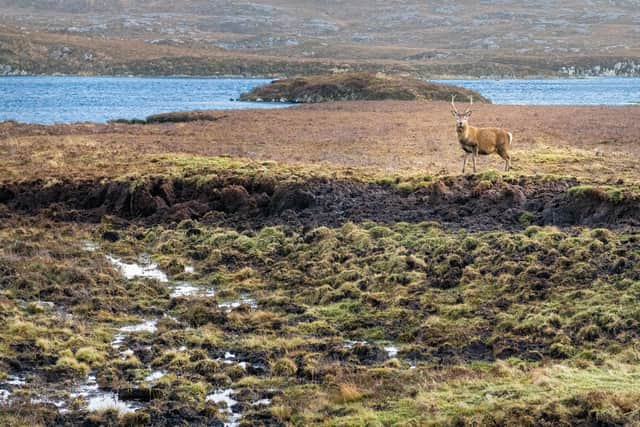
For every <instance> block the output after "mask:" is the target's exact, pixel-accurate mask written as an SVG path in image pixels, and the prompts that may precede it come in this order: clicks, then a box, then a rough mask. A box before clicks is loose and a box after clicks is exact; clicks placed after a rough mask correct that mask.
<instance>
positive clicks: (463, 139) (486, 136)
mask: <svg viewBox="0 0 640 427" xmlns="http://www.w3.org/2000/svg"><path fill="white" fill-rule="evenodd" d="M455 98H456V97H455V95H454V96H452V97H451V107H452V110H451V114H453V117H455V118H456V132H457V134H458V142H460V146H461V147H462V149H463V150H464V152H465V153H464V161H463V163H462V173H464V169H465V167H466V166H467V158H468V157H469V154H471V155H472V156H473V157H472V159H473V172H474V173H475V172H476V157H478V154H484V155H486V154H493V153H498V155H499V156H500V157H502V158H503V159H504V170H505V171H508V170H509V169H510V168H511V156H510V155H509V151H508V149H509V148H510V147H511V141H512V140H513V135H512V134H511V132H508V131H506V130H505V129H500V128H476V127H473V126H471V125H469V117H471V112H472V111H471V107H472V106H473V97H471V98H470V101H471V102H470V104H469V108H467V109H466V110H465V112H464V113H459V112H458V109H457V108H456V104H455V103H454V100H455Z"/></svg>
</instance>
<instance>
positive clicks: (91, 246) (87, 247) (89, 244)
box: [82, 240, 99, 252]
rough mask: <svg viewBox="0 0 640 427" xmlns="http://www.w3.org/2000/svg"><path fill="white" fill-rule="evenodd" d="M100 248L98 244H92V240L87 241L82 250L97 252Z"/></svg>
mask: <svg viewBox="0 0 640 427" xmlns="http://www.w3.org/2000/svg"><path fill="white" fill-rule="evenodd" d="M98 248H99V246H98V244H97V243H94V242H92V241H91V240H85V241H84V242H82V249H84V250H85V251H87V252H95V251H97V250H98Z"/></svg>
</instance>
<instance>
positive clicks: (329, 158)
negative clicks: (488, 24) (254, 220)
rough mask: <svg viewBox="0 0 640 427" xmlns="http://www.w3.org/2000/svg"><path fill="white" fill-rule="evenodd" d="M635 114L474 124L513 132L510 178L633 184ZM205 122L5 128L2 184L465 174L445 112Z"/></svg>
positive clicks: (478, 111) (493, 118) (312, 112)
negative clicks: (196, 171) (140, 175)
mask: <svg viewBox="0 0 640 427" xmlns="http://www.w3.org/2000/svg"><path fill="white" fill-rule="evenodd" d="M639 112H640V107H637V106H628V107H562V106H559V107H550V106H544V107H538V106H506V105H474V113H473V116H472V117H471V124H472V125H475V126H496V127H505V128H507V129H509V130H510V131H511V132H513V134H514V141H513V153H514V161H513V168H514V173H517V174H528V175H531V174H557V175H570V176H574V177H578V178H581V179H584V180H587V181H595V182H607V181H617V180H618V179H626V178H628V179H630V180H631V181H637V180H638V179H640V176H639V174H638V168H637V164H636V159H637V156H638V154H639V152H640V145H638V135H640V122H639V121H638V120H637V117H638V113H639ZM198 114H199V115H203V114H205V113H201V112H200V113H198ZM169 116H170V115H169ZM182 116H183V114H182V113H179V114H178V117H182ZM166 117H167V116H165V119H167V120H169V119H168V118H166ZM208 119H215V120H202V121H195V122H184V123H183V122H178V123H162V124H147V125H142V124H138V125H128V124H121V123H111V124H92V123H79V124H60V125H53V126H42V125H28V124H20V123H16V122H4V123H2V124H0V152H2V155H3V162H2V174H1V175H0V176H1V178H0V179H2V181H4V182H8V181H16V180H28V179H44V178H55V177H76V178H81V177H85V178H90V177H95V176H118V175H123V174H127V173H128V172H132V171H134V170H140V169H142V170H148V171H153V170H154V169H155V170H157V169H158V163H157V162H153V161H151V159H152V158H153V157H154V156H155V157H157V156H161V155H162V156H166V155H168V154H177V153H182V154H189V155H200V156H232V157H239V158H245V159H249V160H256V161H276V162H282V163H287V164H294V165H295V164H297V165H307V166H308V165H315V166H318V167H326V166H330V167H333V168H358V169H363V170H368V171H369V172H372V173H386V174H412V173H422V174H429V175H450V174H459V173H460V171H461V168H462V150H461V149H460V147H459V145H458V143H457V140H456V133H455V127H454V122H453V119H452V118H451V115H450V105H449V104H448V103H446V102H424V101H409V102H400V101H381V102H339V103H325V104H322V105H303V106H296V107H292V108H287V109H281V110H267V111H265V110H244V111H225V112H211V113H210V114H209V116H208ZM188 120H191V119H188ZM499 166H500V159H499V157H497V156H486V157H481V158H480V160H479V168H480V170H481V171H482V170H488V169H490V168H494V169H498V168H499Z"/></svg>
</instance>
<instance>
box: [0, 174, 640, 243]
mask: <svg viewBox="0 0 640 427" xmlns="http://www.w3.org/2000/svg"><path fill="white" fill-rule="evenodd" d="M423 184H424V183H423ZM0 204H4V205H5V206H6V208H7V209H6V211H8V212H15V213H19V214H23V215H24V214H38V213H45V214H46V215H47V217H49V218H51V219H55V220H61V221H79V222H98V221H99V220H100V219H101V218H102V217H103V216H104V215H115V216H118V217H120V218H123V219H125V220H130V221H136V222H138V223H141V224H146V225H149V224H159V223H172V222H179V221H181V220H185V219H197V220H200V221H202V222H203V223H204V224H207V225H219V226H224V227H231V228H236V229H241V230H242V229H258V228H262V227H264V226H272V225H288V226H292V227H304V228H309V227H318V226H329V227H336V226H339V225H342V224H343V223H345V222H354V223H360V222H364V221H373V222H379V223H396V222H410V223H417V222H423V221H437V222H440V223H442V224H443V225H445V226H451V227H454V228H455V227H459V228H466V229H469V230H474V231H476V230H477V231H481V230H493V229H502V230H513V229H520V228H523V227H524V226H527V225H555V226H580V225H584V226H601V227H608V228H620V227H627V226H631V227H634V226H638V225H639V224H640V209H639V208H640V197H639V196H638V195H637V194H636V193H634V192H632V191H631V190H628V189H623V188H613V187H610V186H587V185H580V183H579V182H578V181H577V180H576V179H573V178H552V177H545V176H536V177H530V176H522V177H518V178H508V179H507V178H502V177H500V176H499V175H490V176H489V177H487V176H486V175H469V176H453V177H444V178H441V179H438V180H436V181H433V182H429V183H427V184H424V185H419V186H416V187H414V188H411V187H406V186H405V187H401V186H399V185H394V184H393V183H372V182H362V181H359V180H347V179H329V178H318V177H313V178H308V179H301V180H298V181H295V182H292V181H290V180H281V181H278V180H277V179H275V178H271V177H255V176H253V177H246V176H230V177H229V176H224V177H222V176H220V177H216V178H211V175H209V176H208V178H207V179H204V180H203V179H198V178H166V177H148V178H144V179H138V180H136V181H134V180H111V181H109V180H104V179H96V180H94V181H78V182H76V181H56V182H54V183H46V182H43V181H33V182H22V183H14V184H0Z"/></svg>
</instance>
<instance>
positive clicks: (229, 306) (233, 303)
mask: <svg viewBox="0 0 640 427" xmlns="http://www.w3.org/2000/svg"><path fill="white" fill-rule="evenodd" d="M241 305H248V306H249V307H251V308H252V309H256V308H258V303H257V302H256V300H255V299H253V298H249V297H247V296H241V297H240V298H238V299H234V300H229V301H222V302H219V303H218V307H220V308H221V309H223V310H224V311H226V312H230V311H231V310H233V309H235V308H238V307H240V306H241Z"/></svg>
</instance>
